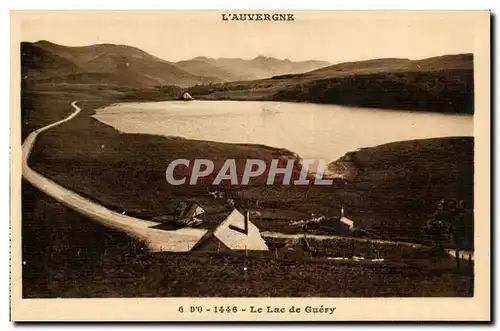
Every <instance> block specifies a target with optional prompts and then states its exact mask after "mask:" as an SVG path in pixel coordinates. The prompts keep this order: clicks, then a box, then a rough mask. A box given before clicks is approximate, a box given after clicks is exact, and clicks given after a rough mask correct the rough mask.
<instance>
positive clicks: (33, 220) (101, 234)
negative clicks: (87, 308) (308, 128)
mask: <svg viewBox="0 0 500 331" xmlns="http://www.w3.org/2000/svg"><path fill="white" fill-rule="evenodd" d="M23 197H24V199H23V233H22V236H23V237H22V245H23V261H24V262H23V297H25V298H40V297H42V298H54V297H62V298H87V297H161V296H207V297H217V296H226V297H236V296H249V297H256V296H266V297H267V296H293V297H300V296H311V297H318V296H323V297H327V296H331V297H371V296H387V297H392V296H413V297H418V296H472V295H473V278H472V269H470V268H462V269H461V270H456V269H454V268H453V267H452V266H451V267H450V264H451V265H453V260H452V259H448V260H446V259H445V260H440V262H439V263H434V264H432V263H430V262H429V261H428V260H426V259H423V260H422V261H418V260H415V259H411V260H401V261H395V262H391V263H349V262H326V261H324V260H321V259H319V258H313V259H312V260H308V259H305V260H298V261H289V260H287V259H285V258H283V257H279V259H278V260H276V259H275V258H274V257H273V256H272V254H271V256H265V257H258V258H257V257H253V256H252V255H250V256H248V257H247V256H245V254H244V253H231V254H227V253H226V254H216V253H214V252H211V253H210V252H199V253H192V254H165V253H160V254H150V253H148V252H147V251H145V250H144V246H143V245H142V244H141V243H138V242H134V241H132V240H130V239H129V238H128V237H126V236H124V235H122V234H120V233H117V232H114V231H111V230H109V229H106V228H104V227H102V226H100V225H99V224H97V223H93V222H92V221H90V220H88V219H85V218H83V217H81V216H80V215H78V214H76V213H75V212H73V211H71V210H68V209H66V208H65V207H63V206H61V205H60V204H58V203H57V202H55V201H54V200H52V199H51V198H49V197H47V196H44V195H43V194H41V193H39V192H37V191H36V190H35V189H33V188H32V187H31V186H30V185H29V184H27V183H23ZM347 253H349V251H347ZM245 267H246V268H247V271H245V270H244V268H245ZM207 284H210V285H209V286H207Z"/></svg>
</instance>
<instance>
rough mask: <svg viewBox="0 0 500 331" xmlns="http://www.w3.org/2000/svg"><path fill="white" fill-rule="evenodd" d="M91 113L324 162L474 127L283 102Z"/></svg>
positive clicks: (114, 122)
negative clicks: (283, 151)
mask: <svg viewBox="0 0 500 331" xmlns="http://www.w3.org/2000/svg"><path fill="white" fill-rule="evenodd" d="M94 117H95V118H97V119H98V120H99V121H101V122H104V123H106V124H108V125H111V126H113V127H114V128H116V129H117V130H119V131H121V132H125V133H145V134H155V135H163V136H180V137H185V138H189V139H198V140H212V141H221V142H229V143H255V144H264V145H268V146H273V147H279V148H286V149H289V150H291V151H293V152H295V153H297V154H298V155H299V156H300V157H302V158H311V159H324V160H326V161H327V162H330V161H332V160H336V159H337V158H339V157H341V156H342V155H344V154H345V153H346V152H348V151H353V150H356V149H358V148H362V147H371V146H376V145H380V144H384V143H389V142H393V141H400V140H410V139H423V138H435V137H447V136H472V135H473V116H471V115H450V114H436V113H422V112H411V111H400V110H382V109H370V108H355V107H344V106H336V105H319V104H310V103H289V102H267V101H262V102H260V101H189V102H185V101H167V102H145V103H121V104H115V105H111V106H109V107H106V108H102V109H99V110H97V112H96V114H95V115H94Z"/></svg>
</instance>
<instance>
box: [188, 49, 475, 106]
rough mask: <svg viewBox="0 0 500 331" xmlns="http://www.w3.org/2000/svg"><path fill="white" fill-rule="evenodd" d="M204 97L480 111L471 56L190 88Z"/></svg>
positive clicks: (347, 66)
mask: <svg viewBox="0 0 500 331" xmlns="http://www.w3.org/2000/svg"><path fill="white" fill-rule="evenodd" d="M189 92H190V93H191V95H193V96H194V97H195V98H201V99H231V100H274V101H295V102H316V103H329V104H340V105H350V106H361V107H372V108H390V109H405V110H421V111H433V112H444V113H467V114H472V113H474V72H473V57H472V55H471V54H459V55H445V56H440V57H434V58H429V59H424V60H414V61H412V60H408V59H377V60H370V61H360V62H348V63H341V64H337V65H333V66H329V67H325V68H321V69H318V70H315V71H311V72H307V73H304V74H287V75H281V76H274V77H272V78H269V79H263V80H255V81H247V82H245V81H240V82H232V83H226V84H212V85H210V86H196V87H192V88H190V89H189Z"/></svg>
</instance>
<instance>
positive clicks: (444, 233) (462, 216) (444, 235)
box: [424, 199, 473, 268]
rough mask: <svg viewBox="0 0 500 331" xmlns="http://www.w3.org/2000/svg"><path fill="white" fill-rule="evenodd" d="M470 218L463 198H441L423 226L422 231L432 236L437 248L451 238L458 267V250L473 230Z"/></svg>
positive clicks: (469, 212) (471, 213)
mask: <svg viewBox="0 0 500 331" xmlns="http://www.w3.org/2000/svg"><path fill="white" fill-rule="evenodd" d="M472 218H473V212H472V209H469V208H467V206H466V204H465V202H464V201H463V200H457V199H451V200H449V201H446V200H445V199H441V200H440V201H439V202H438V203H437V208H436V211H435V212H434V213H433V214H432V216H431V218H430V219H429V220H428V221H427V224H426V226H425V227H424V232H425V233H426V234H427V235H429V236H430V237H431V238H433V240H434V244H435V245H436V246H438V247H439V248H442V247H443V244H444V243H445V242H449V241H450V240H451V239H452V240H453V245H454V246H455V259H456V262H457V268H460V250H461V248H463V247H464V245H465V244H466V241H467V238H468V237H469V236H470V234H471V231H473V222H472Z"/></svg>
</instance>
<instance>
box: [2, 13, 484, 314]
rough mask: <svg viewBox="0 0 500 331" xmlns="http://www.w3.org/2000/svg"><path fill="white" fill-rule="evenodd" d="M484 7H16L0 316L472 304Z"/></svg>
mask: <svg viewBox="0 0 500 331" xmlns="http://www.w3.org/2000/svg"><path fill="white" fill-rule="evenodd" d="M489 24H490V13H489V12H488V11H461V12H459V11H455V12H452V11H413V12H405V11H399V12H398V11H344V12H342V11H248V10H247V11H230V10H225V11H16V12H11V26H12V29H13V30H12V35H11V37H12V55H11V56H12V58H11V65H12V68H11V76H12V77H11V81H12V91H11V93H12V95H13V98H16V100H17V102H14V103H12V105H11V117H12V118H13V119H12V122H11V134H12V140H11V141H12V151H13V154H12V155H13V158H12V169H13V170H12V180H11V184H12V187H11V189H12V192H13V194H12V195H11V196H12V200H13V202H12V203H13V206H14V208H13V213H12V216H11V217H12V218H11V231H12V243H11V245H12V247H13V249H11V252H12V261H11V263H12V276H11V279H12V283H13V285H12V286H13V293H12V294H13V295H14V296H15V298H14V299H13V309H14V316H18V317H17V318H19V319H28V320H29V319H35V320H37V319H46V318H52V319H53V320H65V319H67V318H70V319H71V318H78V317H70V316H80V317H81V316H87V315H79V314H84V312H82V311H79V312H75V313H74V315H73V314H72V313H67V314H66V315H64V314H62V315H61V316H60V317H57V316H56V315H53V314H57V312H58V311H59V310H58V309H55V308H50V307H56V306H57V307H60V309H65V307H61V306H66V308H68V307H70V306H71V305H72V302H75V303H78V305H76V306H74V309H75V310H79V309H80V310H81V309H84V310H89V309H90V310H91V309H97V307H101V306H100V305H104V306H103V308H102V309H103V310H102V312H103V315H102V319H103V320H107V319H110V318H111V319H117V320H125V319H127V316H130V318H132V319H134V320H141V319H144V320H158V319H164V320H169V319H170V318H169V316H172V317H171V319H173V320H212V319H217V320H227V319H242V320H252V319H254V318H255V319H260V320H273V319H281V320H290V319H302V320H310V319H313V320H314V319H316V320H336V319H337V320H357V319H364V318H372V319H373V318H374V317H373V316H374V315H371V313H367V314H366V315H365V316H364V317H362V316H359V318H357V317H356V315H355V314H354V312H353V311H352V310H356V306H359V307H362V306H363V304H364V303H365V300H366V302H367V304H369V305H370V307H372V308H373V307H378V309H380V310H384V307H392V306H391V305H393V306H397V305H398V302H400V301H397V300H404V301H401V303H400V304H399V305H400V309H401V310H405V313H403V312H401V313H398V311H397V309H396V310H395V311H392V312H391V311H390V310H388V311H387V310H386V311H385V312H381V313H380V318H383V316H385V318H389V319H392V320H396V319H399V318H402V319H408V320H411V319H412V317H411V316H414V317H413V319H415V320H417V319H419V318H418V317H419V316H420V317H421V318H420V319H426V318H431V314H433V315H432V316H434V317H432V318H434V319H440V318H448V319H451V317H450V316H454V315H452V314H453V313H454V312H455V313H456V314H457V315H459V316H457V318H463V319H470V320H475V319H478V318H479V319H481V318H485V317H484V316H489V281H490V279H489V276H490V274H489V272H490V271H489V270H490V244H489V238H490V231H489V227H490V214H489V213H490V208H489V204H490V202H489V200H490V197H489V185H490V184H489V182H490V179H489V165H490V156H489V150H490V148H489V143H490V134H489V127H490V123H489V116H490V106H489V101H490V95H489V89H490V85H489V84H490V83H489V77H490V68H489V65H490V64H489V56H490V53H489V52H490V49H489V47H490V46H489V38H490V36H489V33H490V26H489ZM16 165H17V166H16ZM478 176H484V177H482V179H481V180H478V178H479V177H478ZM174 298H175V300H174ZM424 298H433V301H431V302H432V305H429V306H427V307H426V304H425V302H428V301H419V300H424ZM59 299H70V300H64V301H62V300H59ZM80 299H92V300H91V301H88V300H87V301H85V300H80ZM100 299H113V300H115V301H106V300H100ZM121 299H127V300H128V301H127V300H121ZM132 299H134V300H136V301H130V300H132ZM143 299H144V300H143ZM146 299H148V300H146ZM153 299H161V300H165V301H158V300H156V301H154V300H153ZM201 299H203V300H205V301H200V300H201ZM232 299H234V300H233V301H231V300H232ZM354 299H357V300H361V301H354ZM452 299H453V300H455V299H456V300H459V301H453V300H452ZM176 300H177V301H176ZM247 300H251V301H247ZM316 300H319V301H316ZM340 300H342V301H340ZM379 300H380V301H379ZM383 300H388V301H387V302H388V303H387V304H388V305H387V306H385V305H382V304H381V303H383V302H386V301H383ZM439 300H443V301H439ZM460 300H461V301H460ZM464 300H465V301H464ZM86 302H87V303H86ZM106 302H107V303H106ZM111 302H115V303H116V306H115V307H114V308H113V307H109V309H112V310H113V311H114V315H113V313H111V312H110V313H109V315H106V317H105V313H104V312H105V311H106V309H108V305H109V306H112V304H111ZM148 302H152V304H153V303H154V304H155V305H156V306H155V307H157V308H155V309H160V310H163V313H161V312H160V311H158V310H157V314H158V315H157V314H155V313H151V311H149V312H148V311H147V310H148V308H147V307H149V306H148V304H149V303H148ZM161 302H168V305H165V306H164V308H161V307H162V305H161ZM142 303H144V305H142ZM453 304H456V305H457V306H460V308H457V309H455V308H453V307H454V306H453ZM26 305H27V306H26ZM53 305H56V306H53ZM412 305H414V307H421V308H422V309H423V311H422V315H418V311H415V310H414V311H410V310H411V308H410V307H412ZM16 306H17V307H19V308H16ZM136 306H137V307H136ZM348 306H349V307H350V308H349V309H347V307H348ZM22 307H32V308H22ZM33 307H38V308H33ZM92 307H94V308H92ZM117 307H121V308H120V312H117V311H118V308H117ZM167 307H168V308H167ZM367 307H368V306H367ZM436 307H438V308H436ZM439 307H441V309H443V311H442V315H440V312H439ZM471 307H472V308H471ZM143 308H144V309H143ZM68 309H69V308H68ZM135 309H138V310H140V311H142V312H143V313H144V315H141V316H145V317H139V315H138V314H139V313H138V311H133V310H135ZM370 309H371V308H370ZM436 309H437V310H436ZM348 310H351V311H348ZM367 310H369V309H367ZM62 311H63V310H60V312H62ZM460 311H465V313H460ZM16 312H17V314H16ZM86 313H89V314H90V312H88V311H87V312H86ZM391 313H392V314H393V315H391ZM162 314H163V318H161V317H158V316H162ZM426 314H428V315H426ZM450 314H451V315H450ZM291 315H293V316H294V317H293V316H292V317H291ZM36 316H38V317H36ZM49 316H54V317H49ZM93 316H94V317H82V318H88V319H92V320H100V319H101V318H100V317H99V314H97V313H96V314H95V315H93ZM95 316H97V317H95ZM370 316H371V317H370ZM478 316H479V317H478ZM481 316H482V317H481ZM488 318H489V317H486V319H488Z"/></svg>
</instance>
